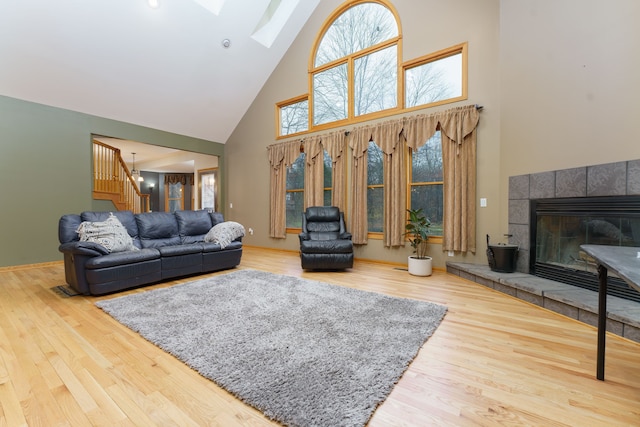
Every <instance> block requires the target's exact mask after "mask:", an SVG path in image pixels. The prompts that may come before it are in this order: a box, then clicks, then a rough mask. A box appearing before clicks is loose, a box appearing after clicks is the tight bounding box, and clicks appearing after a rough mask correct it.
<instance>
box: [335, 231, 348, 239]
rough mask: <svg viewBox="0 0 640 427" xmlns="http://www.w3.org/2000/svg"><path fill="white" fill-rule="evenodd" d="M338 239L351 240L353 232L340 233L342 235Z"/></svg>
mask: <svg viewBox="0 0 640 427" xmlns="http://www.w3.org/2000/svg"><path fill="white" fill-rule="evenodd" d="M338 239H343V240H351V233H347V232H344V233H340V236H338Z"/></svg>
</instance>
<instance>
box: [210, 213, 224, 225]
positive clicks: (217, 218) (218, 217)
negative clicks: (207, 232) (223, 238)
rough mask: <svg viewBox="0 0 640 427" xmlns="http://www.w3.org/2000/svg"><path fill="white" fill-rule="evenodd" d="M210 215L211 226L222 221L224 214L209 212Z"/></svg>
mask: <svg viewBox="0 0 640 427" xmlns="http://www.w3.org/2000/svg"><path fill="white" fill-rule="evenodd" d="M209 216H210V217H211V226H214V225H216V224H220V223H221V222H224V215H222V213H221V212H209Z"/></svg>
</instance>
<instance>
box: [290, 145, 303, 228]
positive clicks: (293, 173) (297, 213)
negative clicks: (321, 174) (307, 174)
mask: <svg viewBox="0 0 640 427" xmlns="http://www.w3.org/2000/svg"><path fill="white" fill-rule="evenodd" d="M304 163H305V155H304V153H301V154H300V156H298V158H297V159H296V161H295V162H293V164H292V165H291V167H290V168H287V200H286V206H287V219H286V225H287V228H300V227H302V211H303V209H304V191H303V190H304ZM292 190H295V191H292Z"/></svg>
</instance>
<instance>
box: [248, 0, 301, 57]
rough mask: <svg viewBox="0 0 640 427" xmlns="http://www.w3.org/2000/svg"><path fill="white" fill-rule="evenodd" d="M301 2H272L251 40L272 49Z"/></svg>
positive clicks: (295, 0) (286, 0) (281, 0)
mask: <svg viewBox="0 0 640 427" xmlns="http://www.w3.org/2000/svg"><path fill="white" fill-rule="evenodd" d="M299 2H300V0H271V1H270V2H269V6H267V10H265V12H264V14H263V15H262V18H261V19H260V22H258V25H257V26H256V29H255V30H254V31H253V34H251V38H252V39H254V40H255V41H257V42H258V43H260V44H262V45H264V46H266V47H271V45H272V44H273V42H274V41H275V40H276V38H277V37H278V34H280V31H282V29H283V28H284V25H285V24H286V23H287V21H288V20H289V18H290V17H291V14H292V13H293V11H294V10H295V8H296V6H297V5H298V3H299Z"/></svg>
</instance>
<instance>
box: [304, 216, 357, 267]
mask: <svg viewBox="0 0 640 427" xmlns="http://www.w3.org/2000/svg"><path fill="white" fill-rule="evenodd" d="M299 238H300V259H301V262H302V268H303V269H305V270H343V269H345V268H352V267H353V242H352V241H351V233H348V232H347V231H346V228H345V224H344V215H343V213H342V212H340V210H339V209H338V208H337V207H335V206H312V207H308V208H307V209H306V210H305V212H304V213H303V214H302V232H301V233H300V234H299Z"/></svg>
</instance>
